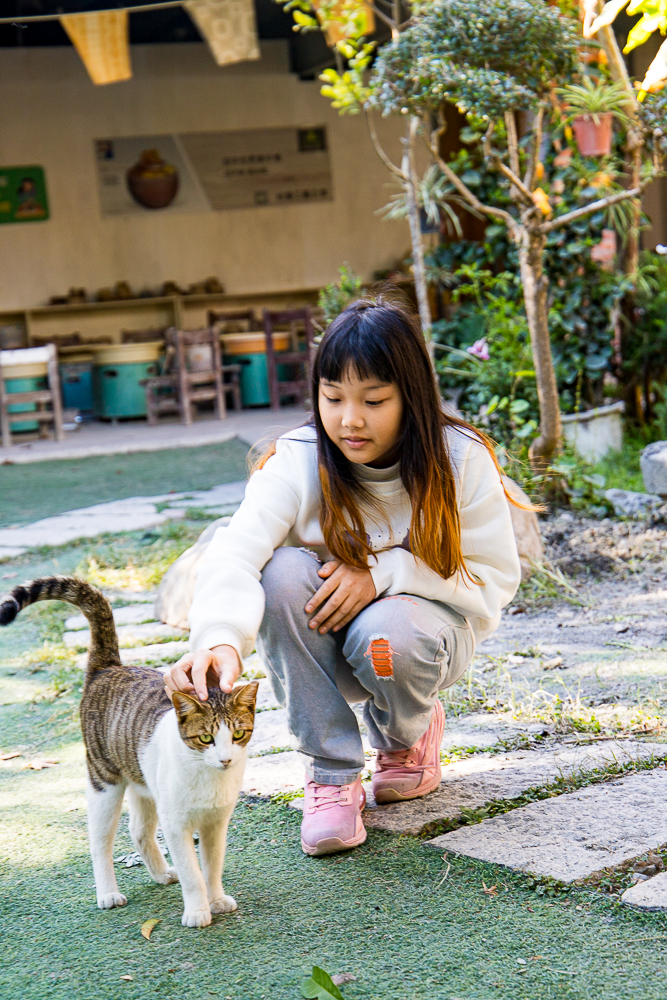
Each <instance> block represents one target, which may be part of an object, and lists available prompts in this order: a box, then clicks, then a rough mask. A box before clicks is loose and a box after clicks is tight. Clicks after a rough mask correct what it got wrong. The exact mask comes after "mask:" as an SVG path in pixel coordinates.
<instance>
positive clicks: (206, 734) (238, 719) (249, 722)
mask: <svg viewBox="0 0 667 1000" xmlns="http://www.w3.org/2000/svg"><path fill="white" fill-rule="evenodd" d="M258 688H259V684H258V683H257V681H251V682H250V683H249V684H243V685H241V686H240V687H235V688H234V689H233V690H232V692H231V694H225V693H224V692H223V691H221V690H220V688H209V689H208V700H207V701H200V700H199V698H195V697H193V696H192V695H189V694H184V693H183V692H182V691H175V692H174V694H173V696H172V703H173V706H174V709H175V710H176V719H177V720H178V731H179V733H180V737H181V739H182V740H183V742H184V743H185V745H186V746H188V747H190V749H191V750H197V751H198V752H199V753H200V754H201V755H202V757H203V759H204V761H205V763H206V764H208V765H209V766H210V767H215V768H217V769H218V770H222V769H224V768H225V767H229V765H230V764H234V763H235V762H236V761H238V760H241V759H242V758H243V757H245V747H246V744H247V743H248V740H249V739H250V737H251V736H252V730H253V725H254V721H255V701H256V699H257V689H258Z"/></svg>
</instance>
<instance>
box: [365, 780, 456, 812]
mask: <svg viewBox="0 0 667 1000" xmlns="http://www.w3.org/2000/svg"><path fill="white" fill-rule="evenodd" d="M441 778H442V774H438V775H437V781H432V782H430V783H429V784H428V785H427V786H426V787H425V788H415V789H413V790H412V791H411V792H406V793H405V794H404V795H403V794H401V792H397V791H396V789H395V788H382V789H380V788H379V789H378V790H377V791H376V792H374V793H373V794H374V795H375V801H376V802H377V804H378V805H379V806H384V805H387V803H389V802H407V801H408V800H409V799H421V798H423V797H424V795H430V794H431V792H434V791H435V790H436V789H437V788H438V786H439V785H440V780H441Z"/></svg>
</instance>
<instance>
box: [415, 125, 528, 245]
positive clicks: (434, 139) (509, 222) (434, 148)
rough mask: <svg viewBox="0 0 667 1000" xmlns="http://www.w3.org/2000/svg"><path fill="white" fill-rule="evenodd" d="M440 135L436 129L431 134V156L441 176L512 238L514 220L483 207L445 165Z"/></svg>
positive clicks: (508, 215) (487, 206)
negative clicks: (500, 224) (501, 226)
mask: <svg viewBox="0 0 667 1000" xmlns="http://www.w3.org/2000/svg"><path fill="white" fill-rule="evenodd" d="M441 133H442V129H436V130H435V131H434V132H432V133H431V154H432V155H433V158H434V160H435V162H436V163H437V164H438V166H439V167H440V169H441V170H442V172H443V174H444V175H445V177H446V178H447V180H448V181H449V182H450V183H451V184H452V186H453V187H455V188H456V190H457V191H458V192H459V194H460V195H461V197H462V198H463V199H464V201H467V202H468V205H470V206H472V208H473V209H475V211H477V212H479V213H480V214H481V215H486V216H488V217H489V218H490V219H499V220H500V221H501V222H504V223H505V225H506V226H507V228H508V229H509V230H510V233H511V234H512V236H514V232H515V227H516V220H515V219H514V217H513V216H511V215H510V213H509V212H506V211H505V210H504V209H503V208H492V207H491V206H490V205H483V204H482V202H481V201H480V200H479V198H477V197H476V195H474V194H473V193H472V191H471V190H470V188H469V187H467V185H466V184H464V183H463V181H462V180H461V178H460V177H459V175H458V174H457V173H455V172H454V171H453V170H452V168H451V167H450V166H449V164H448V163H445V161H444V160H443V158H442V157H441V156H440V150H439V149H438V139H439V137H440V135H441Z"/></svg>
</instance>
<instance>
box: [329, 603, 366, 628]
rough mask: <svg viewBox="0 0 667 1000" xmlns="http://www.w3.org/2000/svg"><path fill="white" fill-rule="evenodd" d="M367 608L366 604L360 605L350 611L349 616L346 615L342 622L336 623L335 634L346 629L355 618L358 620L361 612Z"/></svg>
mask: <svg viewBox="0 0 667 1000" xmlns="http://www.w3.org/2000/svg"><path fill="white" fill-rule="evenodd" d="M365 607H366V605H365V604H362V605H361V606H359V605H358V604H355V605H354V607H353V608H352V609H351V610H350V611H348V612H347V614H346V615H345V617H344V618H342V619H341V620H340V621H338V622H336V624H335V626H334V632H339V631H340V629H342V628H345V626H346V625H348V624H349V622H351V621H352V619H353V618H356V617H357V615H358V614H359V612H360V611H363V609H364V608H365Z"/></svg>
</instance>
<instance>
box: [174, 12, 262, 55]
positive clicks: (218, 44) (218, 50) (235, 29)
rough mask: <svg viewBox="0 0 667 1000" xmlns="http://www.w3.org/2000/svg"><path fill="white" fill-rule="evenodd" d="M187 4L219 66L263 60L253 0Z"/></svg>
mask: <svg viewBox="0 0 667 1000" xmlns="http://www.w3.org/2000/svg"><path fill="white" fill-rule="evenodd" d="M183 6H184V7H185V9H186V10H187V12H188V14H189V15H190V17H191V18H192V20H193V21H194V23H195V24H196V26H197V29H198V30H199V32H200V33H201V34H202V35H203V36H204V38H205V39H206V41H207V42H208V47H209V49H210V50H211V52H212V54H213V58H214V59H215V61H216V62H217V64H218V66H228V65H230V63H237V62H243V61H244V60H246V59H259V57H260V52H259V42H258V41H257V22H256V20H255V5H254V3H253V0H186V3H184V5H183Z"/></svg>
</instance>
